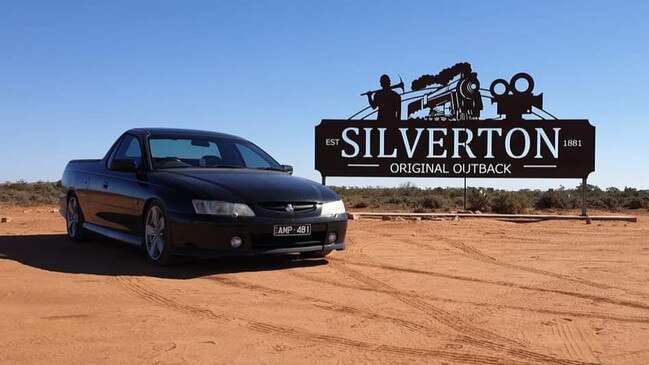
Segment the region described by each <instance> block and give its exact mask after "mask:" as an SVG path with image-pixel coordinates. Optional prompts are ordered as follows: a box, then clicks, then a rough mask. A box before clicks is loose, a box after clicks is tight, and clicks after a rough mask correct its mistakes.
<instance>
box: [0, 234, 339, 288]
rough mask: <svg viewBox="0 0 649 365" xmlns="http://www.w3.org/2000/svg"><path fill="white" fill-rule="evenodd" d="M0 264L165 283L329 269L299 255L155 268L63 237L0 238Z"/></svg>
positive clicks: (131, 252)
mask: <svg viewBox="0 0 649 365" xmlns="http://www.w3.org/2000/svg"><path fill="white" fill-rule="evenodd" d="M0 260H13V261H17V262H20V263H22V264H24V265H28V266H31V267H34V268H38V269H42V270H48V271H55V272H62V273H70V274H93V275H109V276H116V275H135V276H151V277H159V278H166V279H192V278H196V277H202V276H209V275H215V274H225V273H236V272H254V271H272V270H283V269H289V268H296V267H312V266H320V265H326V264H327V260H324V259H309V260H305V259H300V258H299V256H298V255H276V256H260V257H224V258H218V259H209V260H192V261H184V262H183V263H182V264H180V265H176V266H168V267H157V266H154V265H151V264H150V263H148V262H147V259H146V255H145V254H144V252H143V251H142V250H141V249H139V248H137V247H135V246H130V245H127V244H124V243H121V242H117V241H113V240H109V239H95V240H92V241H88V242H72V241H70V240H68V239H67V237H66V235H63V234H46V235H32V236H0Z"/></svg>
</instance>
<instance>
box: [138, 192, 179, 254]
mask: <svg viewBox="0 0 649 365" xmlns="http://www.w3.org/2000/svg"><path fill="white" fill-rule="evenodd" d="M170 231H171V230H170V228H169V220H168V219H167V214H166V212H165V210H164V208H163V206H162V204H160V203H158V202H153V203H151V205H149V208H148V209H147V210H146V214H145V216H144V249H145V251H146V253H147V257H148V258H149V262H151V263H152V264H154V265H158V266H165V265H169V264H171V263H172V259H173V257H172V256H171V251H172V247H171V246H172V245H171V242H172V241H171V234H170Z"/></svg>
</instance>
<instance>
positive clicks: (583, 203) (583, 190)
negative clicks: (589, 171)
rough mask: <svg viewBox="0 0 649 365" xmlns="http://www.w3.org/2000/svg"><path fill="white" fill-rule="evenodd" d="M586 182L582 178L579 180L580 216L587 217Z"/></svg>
mask: <svg viewBox="0 0 649 365" xmlns="http://www.w3.org/2000/svg"><path fill="white" fill-rule="evenodd" d="M586 181H587V179H586V178H585V177H584V178H583V179H581V216H582V217H588V212H586Z"/></svg>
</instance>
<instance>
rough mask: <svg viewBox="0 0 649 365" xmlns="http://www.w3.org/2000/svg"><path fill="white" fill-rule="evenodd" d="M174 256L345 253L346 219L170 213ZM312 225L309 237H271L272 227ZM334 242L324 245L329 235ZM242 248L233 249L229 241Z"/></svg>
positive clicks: (345, 216) (342, 216)
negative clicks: (235, 239)
mask: <svg viewBox="0 0 649 365" xmlns="http://www.w3.org/2000/svg"><path fill="white" fill-rule="evenodd" d="M169 218H170V219H169V220H170V224H171V234H172V242H173V245H174V255H177V256H191V257H219V256H252V255H267V254H286V253H299V252H315V251H326V250H344V249H345V235H346V233H347V215H345V214H341V215H338V216H336V217H304V218H300V217H290V218H270V217H252V218H228V217H212V216H199V215H194V214H177V213H170V214H169ZM307 223H308V224H311V234H310V235H309V236H288V237H287V236H280V237H275V236H273V226H274V225H280V224H307ZM332 232H335V233H336V234H337V239H336V240H335V241H334V242H327V241H326V240H327V237H328V236H329V234H330V233H332ZM234 236H238V237H240V238H241V239H242V241H243V244H242V245H241V246H240V247H238V248H233V247H232V246H231V244H230V241H231V239H232V237H234Z"/></svg>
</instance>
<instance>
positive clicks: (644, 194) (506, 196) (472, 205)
mask: <svg viewBox="0 0 649 365" xmlns="http://www.w3.org/2000/svg"><path fill="white" fill-rule="evenodd" d="M333 189H334V190H335V191H336V192H337V193H338V194H339V195H340V196H341V197H342V198H343V200H344V201H345V205H346V207H347V209H351V210H354V209H357V210H360V209H364V210H373V209H375V210H378V209H381V210H386V209H399V210H406V211H412V212H415V213H425V212H435V211H451V210H454V211H459V210H464V189H462V188H428V189H421V188H418V187H416V186H415V185H414V184H413V183H410V182H408V183H405V184H402V185H401V186H399V187H396V188H380V187H364V188H360V187H333ZM581 197H582V193H581V185H579V186H577V187H575V188H574V189H567V188H565V187H563V186H561V187H560V188H559V189H550V190H546V191H543V190H529V189H522V190H518V191H507V190H499V189H493V188H476V187H471V188H467V206H466V209H467V210H470V211H474V212H475V211H480V212H492V213H503V214H521V213H530V212H533V211H540V210H566V209H579V208H581ZM586 204H587V207H588V208H589V209H600V210H608V211H611V212H616V211H619V210H621V209H623V208H627V209H649V190H638V189H634V188H628V187H627V188H624V190H620V189H617V188H607V189H605V190H602V189H600V188H599V187H597V186H595V185H590V184H588V185H586Z"/></svg>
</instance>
